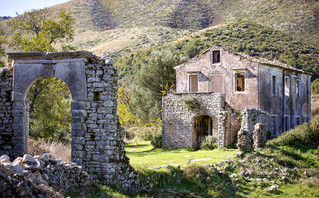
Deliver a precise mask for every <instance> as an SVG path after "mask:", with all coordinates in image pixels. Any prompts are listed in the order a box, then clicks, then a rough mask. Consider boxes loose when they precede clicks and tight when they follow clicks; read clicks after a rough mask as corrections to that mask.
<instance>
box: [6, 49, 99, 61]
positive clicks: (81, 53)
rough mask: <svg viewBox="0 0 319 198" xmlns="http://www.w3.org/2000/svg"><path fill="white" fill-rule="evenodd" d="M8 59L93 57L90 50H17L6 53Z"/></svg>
mask: <svg viewBox="0 0 319 198" xmlns="http://www.w3.org/2000/svg"><path fill="white" fill-rule="evenodd" d="M7 55H8V59H10V60H53V59H74V58H93V57H94V55H93V53H92V52H88V51H77V52H47V53H44V52H19V53H7Z"/></svg>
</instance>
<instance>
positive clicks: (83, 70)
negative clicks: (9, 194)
mask: <svg viewBox="0 0 319 198" xmlns="http://www.w3.org/2000/svg"><path fill="white" fill-rule="evenodd" d="M8 57H9V59H11V60H13V64H12V67H11V68H10V69H2V70H1V75H0V88H1V91H0V99H1V101H0V105H1V106H0V108H1V113H0V122H1V130H0V148H1V151H0V152H2V153H0V154H7V155H9V156H10V158H11V159H15V158H16V157H19V156H23V155H24V154H26V153H27V152H28V150H27V139H28V124H29V123H28V113H27V103H26V94H27V92H28V90H29V88H30V86H31V85H32V83H33V82H35V81H36V80H38V79H41V78H54V77H55V78H59V79H61V80H63V81H64V82H65V83H66V84H67V86H68V87H69V89H70V92H71V94H72V102H71V111H72V123H71V124H72V127H71V136H72V153H71V158H72V162H75V163H77V164H78V165H80V166H82V167H83V168H84V170H86V171H87V172H88V173H89V174H90V175H91V176H92V178H94V179H99V180H100V181H101V182H103V183H105V184H112V185H115V186H117V187H120V188H124V189H127V190H129V189H134V190H138V188H139V187H138V186H139V184H138V181H137V180H136V174H135V171H134V169H133V168H132V167H131V166H130V164H129V159H128V158H127V156H126V154H125V150H124V145H125V143H124V142H123V136H124V133H123V129H122V128H121V127H120V125H119V118H118V116H117V115H116V113H117V112H116V109H117V88H118V87H117V72H116V70H115V68H114V66H113V62H112V61H111V60H110V59H101V58H99V57H97V56H95V55H93V54H92V53H90V52H85V51H80V52H57V53H39V52H36V53H9V54H8ZM11 70H12V72H11ZM12 74H13V75H12ZM12 76H13V79H12ZM10 137H11V139H10Z"/></svg>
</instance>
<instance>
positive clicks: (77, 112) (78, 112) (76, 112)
mask: <svg viewBox="0 0 319 198" xmlns="http://www.w3.org/2000/svg"><path fill="white" fill-rule="evenodd" d="M72 116H81V117H86V116H87V113H86V110H72Z"/></svg>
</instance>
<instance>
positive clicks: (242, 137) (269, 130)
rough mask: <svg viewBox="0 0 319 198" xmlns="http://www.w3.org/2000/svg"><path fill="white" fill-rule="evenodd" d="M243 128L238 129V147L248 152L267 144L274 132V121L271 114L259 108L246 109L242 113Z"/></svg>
mask: <svg viewBox="0 0 319 198" xmlns="http://www.w3.org/2000/svg"><path fill="white" fill-rule="evenodd" d="M242 115H243V116H242V121H241V129H240V130H239V131H238V134H237V137H238V141H237V147H238V150H240V151H242V152H248V151H250V150H252V149H257V148H260V147H263V146H265V145H266V141H267V139H269V138H270V135H271V134H273V128H274V125H273V124H274V123H273V120H272V118H271V116H270V115H269V114H267V113H265V112H262V111H260V110H257V109H245V110H244V111H243V113H242Z"/></svg>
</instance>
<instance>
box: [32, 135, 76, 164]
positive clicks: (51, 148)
mask: <svg viewBox="0 0 319 198" xmlns="http://www.w3.org/2000/svg"><path fill="white" fill-rule="evenodd" d="M28 153H29V154H30V155H33V156H34V155H40V156H42V155H43V154H44V153H50V154H52V156H53V157H55V158H56V159H62V160H63V161H64V162H70V161H71V144H70V143H62V142H54V141H49V140H43V139H40V140H34V139H32V138H29V139H28Z"/></svg>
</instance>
